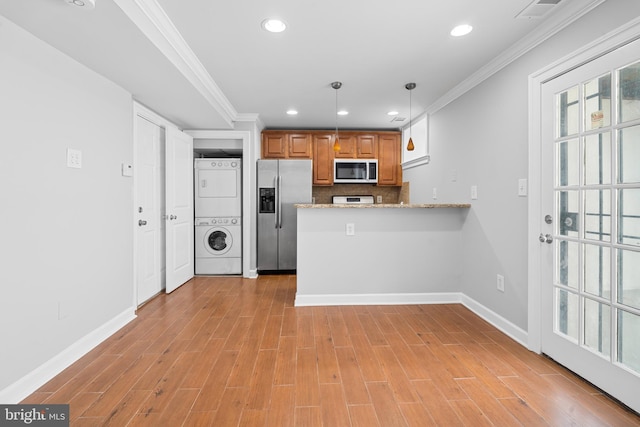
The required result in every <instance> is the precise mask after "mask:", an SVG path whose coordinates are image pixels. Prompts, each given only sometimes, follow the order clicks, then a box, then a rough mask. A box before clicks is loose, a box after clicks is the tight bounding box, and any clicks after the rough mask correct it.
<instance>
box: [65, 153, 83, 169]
mask: <svg viewBox="0 0 640 427" xmlns="http://www.w3.org/2000/svg"><path fill="white" fill-rule="evenodd" d="M67 167H69V168H76V169H80V168H82V151H80V150H74V149H73V148H67Z"/></svg>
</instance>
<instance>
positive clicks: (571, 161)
mask: <svg viewBox="0 0 640 427" xmlns="http://www.w3.org/2000/svg"><path fill="white" fill-rule="evenodd" d="M557 158H558V162H559V163H560V164H559V165H558V169H557V170H558V182H557V184H558V185H559V186H561V187H566V186H568V185H578V184H579V181H578V178H579V177H580V170H579V167H580V162H579V159H580V146H579V145H578V140H577V139H570V140H568V141H562V142H560V143H559V144H558V157H557Z"/></svg>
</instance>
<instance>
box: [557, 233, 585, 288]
mask: <svg viewBox="0 0 640 427" xmlns="http://www.w3.org/2000/svg"><path fill="white" fill-rule="evenodd" d="M557 242H558V258H559V262H558V263H557V264H558V270H557V271H556V282H557V283H559V284H561V285H565V286H569V287H571V288H574V289H578V280H579V278H580V277H579V272H580V268H579V265H580V264H579V262H580V259H579V258H580V254H579V250H578V248H579V246H578V243H576V242H569V241H567V240H558V241H557Z"/></svg>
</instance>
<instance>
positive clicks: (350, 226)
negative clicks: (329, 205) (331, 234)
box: [345, 222, 356, 236]
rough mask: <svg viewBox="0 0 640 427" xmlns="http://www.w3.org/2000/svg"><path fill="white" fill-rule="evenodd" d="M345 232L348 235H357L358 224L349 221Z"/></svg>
mask: <svg viewBox="0 0 640 427" xmlns="http://www.w3.org/2000/svg"><path fill="white" fill-rule="evenodd" d="M345 233H346V235H347V236H355V235H356V225H355V224H354V223H353V222H348V223H347V225H346V227H345Z"/></svg>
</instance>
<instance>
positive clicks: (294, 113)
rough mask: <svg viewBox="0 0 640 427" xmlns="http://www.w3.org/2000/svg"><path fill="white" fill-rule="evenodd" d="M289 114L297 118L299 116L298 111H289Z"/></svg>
mask: <svg viewBox="0 0 640 427" xmlns="http://www.w3.org/2000/svg"><path fill="white" fill-rule="evenodd" d="M287 114H288V115H290V116H295V115H297V114H298V112H297V111H296V110H287Z"/></svg>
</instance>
